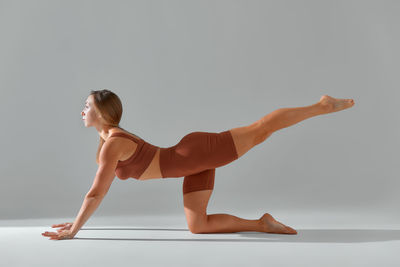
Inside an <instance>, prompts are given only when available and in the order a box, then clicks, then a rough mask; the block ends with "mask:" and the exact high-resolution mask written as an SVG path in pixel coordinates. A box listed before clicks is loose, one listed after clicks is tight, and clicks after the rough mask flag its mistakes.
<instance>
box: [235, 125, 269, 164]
mask: <svg viewBox="0 0 400 267" xmlns="http://www.w3.org/2000/svg"><path fill="white" fill-rule="evenodd" d="M229 131H230V132H231V134H232V138H233V142H234V144H235V148H236V152H237V154H238V158H240V157H241V156H243V155H244V154H246V152H247V151H249V150H250V149H252V148H253V147H254V146H256V145H258V144H260V143H261V142H263V141H264V140H265V139H266V138H267V137H269V136H270V135H271V134H272V132H271V133H267V132H266V131H265V130H262V129H261V126H260V124H259V123H258V122H254V123H252V124H250V125H247V126H242V127H237V128H232V129H230V130H229Z"/></svg>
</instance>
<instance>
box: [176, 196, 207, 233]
mask: <svg viewBox="0 0 400 267" xmlns="http://www.w3.org/2000/svg"><path fill="white" fill-rule="evenodd" d="M212 192H213V190H212V189H207V190H200V191H193V192H190V193H186V194H184V195H183V206H184V210H185V215H186V221H187V224H188V227H189V230H190V231H191V232H196V230H200V229H201V228H202V227H204V225H205V224H206V223H207V205H208V201H209V199H210V196H211V194H212Z"/></svg>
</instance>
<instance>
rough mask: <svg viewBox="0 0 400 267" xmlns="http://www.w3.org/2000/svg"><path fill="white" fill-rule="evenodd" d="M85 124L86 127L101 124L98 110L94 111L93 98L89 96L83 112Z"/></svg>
mask: <svg viewBox="0 0 400 267" xmlns="http://www.w3.org/2000/svg"><path fill="white" fill-rule="evenodd" d="M81 115H82V119H83V122H84V123H85V126H87V127H88V126H93V125H94V124H96V123H98V122H99V117H98V115H97V114H96V110H95V109H94V104H93V96H92V95H89V96H88V98H87V99H86V101H85V107H84V109H83V110H82V112H81Z"/></svg>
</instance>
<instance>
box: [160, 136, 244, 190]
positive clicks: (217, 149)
mask: <svg viewBox="0 0 400 267" xmlns="http://www.w3.org/2000/svg"><path fill="white" fill-rule="evenodd" d="M237 158H238V154H237V151H236V148H235V144H234V142H233V138H232V134H231V132H230V131H229V130H228V131H224V132H219V133H212V132H192V133H189V134H187V135H185V136H184V137H183V138H182V139H181V140H180V141H179V143H177V144H176V145H175V146H172V147H167V148H161V150H160V168H161V174H162V177H163V178H173V177H183V176H184V177H185V178H184V181H183V193H184V194H185V193H189V192H193V191H199V190H206V189H213V188H214V177H215V168H218V167H222V166H224V165H226V164H228V163H230V162H232V161H234V160H236V159H237Z"/></svg>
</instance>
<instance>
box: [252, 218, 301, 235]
mask: <svg viewBox="0 0 400 267" xmlns="http://www.w3.org/2000/svg"><path fill="white" fill-rule="evenodd" d="M260 222H261V223H262V227H263V232H265V233H271V234H290V235H296V234H297V231H296V230H294V229H293V228H291V227H289V226H286V225H284V224H282V223H280V222H278V221H277V220H275V219H274V217H272V216H271V214H269V213H265V214H264V215H263V216H261V218H260Z"/></svg>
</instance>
